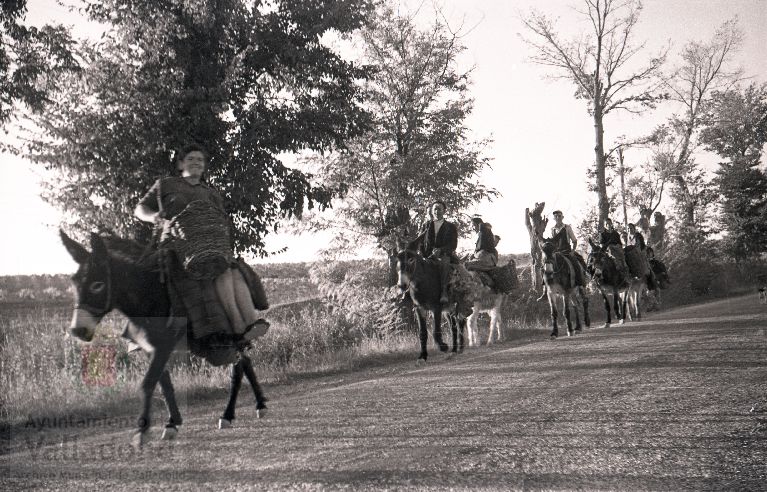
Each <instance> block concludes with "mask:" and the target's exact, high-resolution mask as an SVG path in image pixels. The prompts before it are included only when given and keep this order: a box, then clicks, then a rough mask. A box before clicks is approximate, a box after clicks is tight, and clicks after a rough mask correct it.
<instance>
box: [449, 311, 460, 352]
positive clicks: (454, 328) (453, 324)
mask: <svg viewBox="0 0 767 492" xmlns="http://www.w3.org/2000/svg"><path fill="white" fill-rule="evenodd" d="M447 320H448V321H447V322H448V323H449V324H450V332H451V334H452V335H453V353H454V354H456V353H458V315H453V314H451V315H450V316H448V317H447Z"/></svg>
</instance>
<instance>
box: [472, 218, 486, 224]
mask: <svg viewBox="0 0 767 492" xmlns="http://www.w3.org/2000/svg"><path fill="white" fill-rule="evenodd" d="M471 223H472V224H482V223H484V222H483V221H482V217H472V218H471Z"/></svg>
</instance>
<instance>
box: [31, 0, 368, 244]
mask: <svg viewBox="0 0 767 492" xmlns="http://www.w3.org/2000/svg"><path fill="white" fill-rule="evenodd" d="M85 12H86V13H87V15H88V16H89V18H90V19H91V20H93V21H96V22H100V23H103V24H105V25H106V26H107V28H108V29H107V31H106V33H105V34H104V36H103V38H102V39H101V40H100V41H99V42H97V43H88V42H83V43H82V44H81V45H80V46H79V48H78V56H79V57H80V58H81V59H82V60H83V67H84V68H83V71H82V73H79V74H76V75H70V76H69V77H67V78H66V79H65V80H64V82H65V84H64V87H62V88H61V91H60V92H59V93H58V94H56V97H55V99H54V101H53V102H52V103H51V105H50V107H49V110H48V111H46V112H45V113H44V114H41V115H39V117H38V118H37V123H38V124H39V126H40V127H41V128H42V129H43V130H44V132H45V133H44V135H43V136H42V137H34V138H32V142H31V144H30V145H29V147H28V148H27V149H26V150H27V152H29V154H30V156H31V157H32V158H33V159H34V160H35V161H37V162H39V163H42V164H44V165H45V166H46V167H47V168H49V169H53V170H56V171H58V173H57V176H56V179H55V180H53V181H51V182H50V183H49V184H50V188H49V190H48V193H47V198H48V199H49V200H50V201H52V202H54V203H56V204H58V205H59V206H60V207H61V208H62V209H64V210H66V211H67V212H69V213H70V214H71V215H72V216H73V217H72V221H73V222H77V225H79V226H81V227H82V228H90V227H93V226H95V225H97V224H105V225H109V226H111V227H112V228H113V229H114V230H116V231H117V232H122V233H125V232H127V231H129V230H130V229H132V228H133V227H136V226H137V224H136V222H135V219H133V217H132V211H133V209H134V207H135V205H136V203H137V201H138V199H139V198H140V197H141V196H142V195H143V194H144V193H145V192H146V190H147V189H148V188H149V186H150V185H151V184H152V182H153V181H154V180H156V179H157V178H158V177H161V176H164V175H167V174H169V173H170V172H172V171H173V170H174V169H173V166H172V165H171V161H172V154H173V150H174V149H176V148H178V147H180V146H182V145H183V144H185V143H188V142H190V141H196V142H198V143H201V144H203V145H204V146H206V147H207V148H208V149H209V151H210V153H211V159H210V165H209V170H208V173H207V174H208V176H207V179H208V181H209V182H210V183H211V184H212V185H213V186H214V187H215V188H217V189H218V190H219V191H220V192H221V193H222V195H223V197H224V199H225V204H226V208H227V211H228V212H229V213H230V214H231V215H232V217H233V224H234V227H235V241H236V245H237V249H238V250H239V251H245V250H248V251H251V252H254V253H258V254H261V255H264V254H266V253H267V252H266V251H264V242H263V237H264V236H265V235H266V234H268V233H269V232H270V231H271V230H273V229H276V227H277V224H278V221H279V220H280V219H281V218H282V217H283V216H291V215H299V216H300V215H301V214H302V213H303V211H304V210H305V209H306V208H307V207H308V208H309V209H311V208H313V207H315V206H318V207H319V208H324V207H325V206H327V205H328V204H329V203H330V199H331V197H332V196H333V193H334V192H335V191H336V190H333V189H330V188H327V187H323V186H318V185H317V183H316V182H315V181H314V178H313V177H312V176H311V175H309V174H306V173H303V172H301V171H298V170H296V169H291V168H289V167H287V166H286V165H284V164H283V163H282V162H281V160H280V155H281V154H283V153H289V152H297V151H299V150H302V149H311V150H314V151H326V150H331V149H336V148H339V147H342V146H343V145H344V142H345V141H346V139H347V138H349V137H353V136H355V135H358V134H360V133H361V132H362V130H363V129H364V127H365V121H366V116H365V113H364V111H363V110H362V109H361V107H360V105H359V104H360V93H359V89H358V83H359V81H360V80H361V79H363V78H365V77H366V76H367V75H368V72H367V71H366V70H365V69H364V67H360V66H358V65H357V64H355V63H352V62H350V61H346V60H345V59H343V58H342V57H341V56H340V55H339V54H337V53H335V52H334V51H333V50H331V49H330V48H329V47H328V46H327V44H328V43H327V38H328V37H331V36H345V35H348V34H349V33H350V32H352V31H354V30H356V29H358V28H359V27H360V26H361V25H363V23H364V22H365V21H366V18H367V15H368V12H369V1H368V0H340V1H331V0H320V1H315V2H297V1H293V0H279V1H275V2H269V3H265V2H260V1H258V2H254V3H253V2H245V1H244V0H200V1H195V2H187V1H182V0H169V1H167V2H150V1H132V0H131V1H129V0H90V1H88V2H87V7H86V8H85Z"/></svg>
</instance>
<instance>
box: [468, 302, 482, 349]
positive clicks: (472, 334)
mask: <svg viewBox="0 0 767 492" xmlns="http://www.w3.org/2000/svg"><path fill="white" fill-rule="evenodd" d="M477 318H478V316H477V309H474V310H473V311H472V312H471V314H470V315H469V317H468V318H467V323H466V324H467V325H468V328H467V331H468V332H469V347H476V346H477V345H479V339H478V335H479V333H478V332H477Z"/></svg>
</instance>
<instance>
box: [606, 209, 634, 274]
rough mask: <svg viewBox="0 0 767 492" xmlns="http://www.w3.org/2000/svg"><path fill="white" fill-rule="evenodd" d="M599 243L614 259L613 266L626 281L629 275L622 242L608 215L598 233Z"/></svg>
mask: <svg viewBox="0 0 767 492" xmlns="http://www.w3.org/2000/svg"><path fill="white" fill-rule="evenodd" d="M599 244H600V245H601V246H602V249H605V250H607V253H608V254H609V255H610V256H612V258H613V260H615V266H616V268H617V269H618V272H619V273H620V274H621V276H622V277H623V281H624V282H627V283H628V280H629V279H630V278H631V275H630V274H629V268H628V265H626V256H625V255H624V253H623V242H622V241H621V236H620V234H618V231H616V230H615V229H613V221H612V220H611V219H610V218H609V217H608V218H606V219H605V227H604V230H602V232H601V233H600V234H599Z"/></svg>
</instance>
